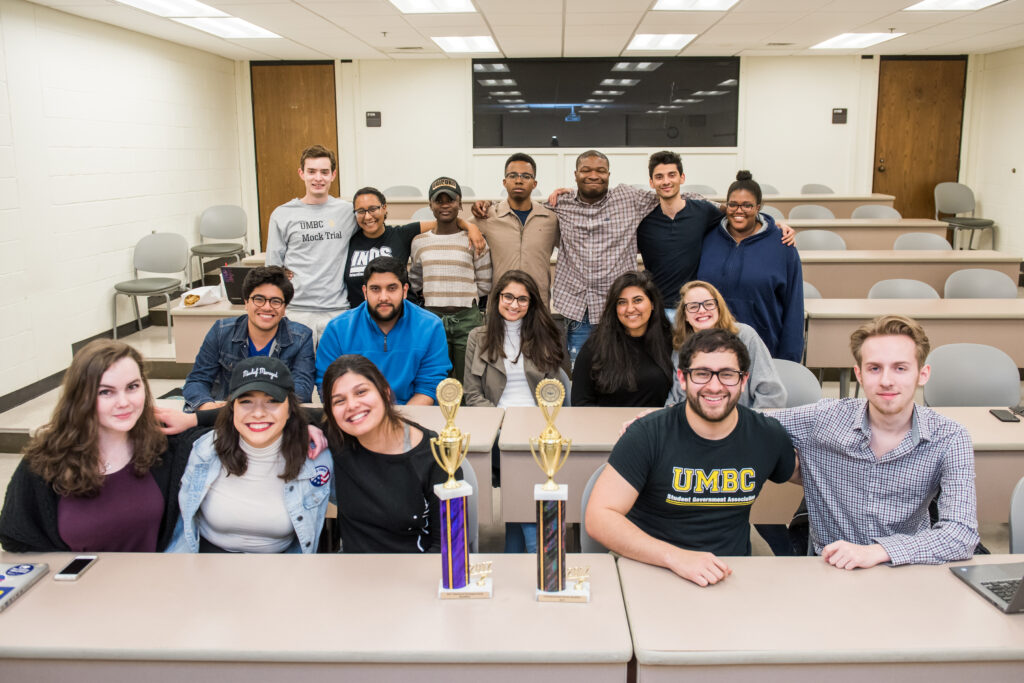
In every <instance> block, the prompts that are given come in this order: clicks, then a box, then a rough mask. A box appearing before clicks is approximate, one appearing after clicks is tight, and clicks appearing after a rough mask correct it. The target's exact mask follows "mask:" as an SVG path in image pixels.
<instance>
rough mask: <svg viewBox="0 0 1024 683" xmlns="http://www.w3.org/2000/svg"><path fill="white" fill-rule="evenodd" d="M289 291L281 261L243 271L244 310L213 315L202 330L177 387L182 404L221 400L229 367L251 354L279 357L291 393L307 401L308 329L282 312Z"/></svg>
mask: <svg viewBox="0 0 1024 683" xmlns="http://www.w3.org/2000/svg"><path fill="white" fill-rule="evenodd" d="M294 293H295V290H294V288H293V287H292V283H291V282H290V281H289V279H288V274H287V272H286V271H285V269H284V268H281V267H280V266H266V267H263V268H253V269H252V270H250V271H249V272H248V274H246V276H245V281H244V282H243V283H242V297H243V298H244V299H245V315H241V316H238V317H237V318H223V319H221V320H218V321H217V322H216V323H214V325H213V327H211V328H210V331H209V332H207V333H206V338H205V339H203V345H202V346H201V347H200V349H199V354H198V355H197V356H196V360H195V363H194V364H193V366H192V371H191V372H190V373H188V378H187V379H186V380H185V386H184V387H183V389H182V393H184V395H185V410H187V411H189V412H193V411H196V410H205V409H210V408H219V407H221V406H222V405H224V399H225V398H226V397H227V389H228V382H229V380H230V379H231V371H232V369H234V367H235V364H236V363H238V362H239V361H240V360H242V359H243V358H249V357H251V356H270V357H272V358H280V359H281V360H282V361H283V362H284V364H285V365H287V366H288V369H289V370H291V373H292V377H293V378H294V379H295V394H296V395H297V396H298V397H299V400H300V401H302V402H303V403H309V401H310V400H311V398H312V396H313V380H314V377H315V375H316V366H315V365H314V358H313V333H312V332H311V331H310V329H309V328H308V327H306V326H305V325H301V324H299V323H297V322H294V321H291V320H289V319H288V318H286V317H285V313H286V311H287V308H288V303H289V302H290V301H291V300H292V296H293V295H294Z"/></svg>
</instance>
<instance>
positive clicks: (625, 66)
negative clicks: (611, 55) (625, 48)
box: [612, 62, 661, 71]
mask: <svg viewBox="0 0 1024 683" xmlns="http://www.w3.org/2000/svg"><path fill="white" fill-rule="evenodd" d="M659 66H661V62H616V63H615V66H613V67H612V71H654V70H655V69H657V68H658V67H659Z"/></svg>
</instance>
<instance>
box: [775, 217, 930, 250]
mask: <svg viewBox="0 0 1024 683" xmlns="http://www.w3.org/2000/svg"><path fill="white" fill-rule="evenodd" d="M785 222H786V223H787V224H788V225H789V226H790V227H792V228H793V229H794V230H796V231H797V232H800V231H801V230H831V231H832V232H834V233H836V234H838V235H839V236H840V237H842V238H843V241H845V242H846V248H847V249H892V248H893V244H894V243H895V242H896V238H897V237H899V236H900V235H902V234H904V233H908V232H925V233H929V234H931V235H936V236H938V237H942V238H943V239H945V237H946V231H947V230H948V225H947V224H946V223H945V222H944V221H936V220H932V219H930V218H836V219H827V218H826V219H821V218H815V219H812V218H801V219H798V220H786V221H785Z"/></svg>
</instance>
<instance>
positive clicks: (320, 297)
mask: <svg viewBox="0 0 1024 683" xmlns="http://www.w3.org/2000/svg"><path fill="white" fill-rule="evenodd" d="M355 231H356V219H355V216H354V215H353V213H352V204H351V203H349V202H346V201H344V200H341V199H337V198H336V197H329V198H328V199H327V202H326V203H324V204H305V203H303V201H302V200H301V199H293V200H291V201H290V202H288V203H287V204H282V205H281V206H279V207H277V208H276V209H274V213H272V214H270V226H269V227H268V229H267V265H268V266H284V267H285V268H287V269H289V270H291V271H292V272H293V273H295V277H294V278H293V279H292V285H294V286H295V297H294V298H293V299H292V301H291V303H290V304H288V307H289V308H290V309H295V310H297V311H335V310H341V309H345V308H348V297H347V295H346V293H345V261H346V259H347V258H348V243H349V240H350V239H351V238H352V234H353V233H354V232H355Z"/></svg>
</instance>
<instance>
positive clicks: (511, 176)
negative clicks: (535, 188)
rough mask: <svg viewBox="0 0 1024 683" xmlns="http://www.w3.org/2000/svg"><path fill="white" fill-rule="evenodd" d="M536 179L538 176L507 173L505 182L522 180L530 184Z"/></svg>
mask: <svg viewBox="0 0 1024 683" xmlns="http://www.w3.org/2000/svg"><path fill="white" fill-rule="evenodd" d="M536 177H537V176H535V175H533V174H532V173H506V174H505V180H519V179H520V178H522V179H523V180H525V181H526V182H530V181H531V180H533V179H534V178H536Z"/></svg>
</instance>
